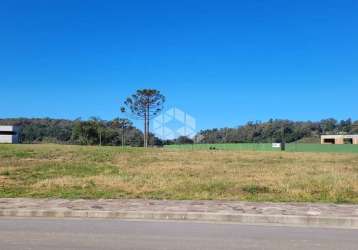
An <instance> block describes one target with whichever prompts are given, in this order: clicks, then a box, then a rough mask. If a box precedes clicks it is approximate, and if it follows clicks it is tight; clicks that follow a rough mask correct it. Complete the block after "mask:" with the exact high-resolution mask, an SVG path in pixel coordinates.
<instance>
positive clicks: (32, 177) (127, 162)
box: [0, 145, 358, 203]
mask: <svg viewBox="0 0 358 250" xmlns="http://www.w3.org/2000/svg"><path fill="white" fill-rule="evenodd" d="M0 197H57V198H60V197H61V198H148V199H149V198H150V199H205V200H207V199H219V200H246V201H296V202H336V203H343V202H348V203H358V154H339V153H294V152H283V153H282V152H255V151H230V150H229V151H224V150H212V151H209V150H194V151H193V150H171V149H148V150H145V149H142V148H125V149H121V148H116V147H84V146H62V145H0Z"/></svg>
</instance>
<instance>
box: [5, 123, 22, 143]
mask: <svg viewBox="0 0 358 250" xmlns="http://www.w3.org/2000/svg"><path fill="white" fill-rule="evenodd" d="M18 142H19V127H17V126H0V143H18Z"/></svg>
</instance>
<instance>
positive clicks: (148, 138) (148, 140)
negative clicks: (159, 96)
mask: <svg viewBox="0 0 358 250" xmlns="http://www.w3.org/2000/svg"><path fill="white" fill-rule="evenodd" d="M149 121H150V117H149V105H148V107H147V147H148V145H149V144H150V137H149V133H150V132H149Z"/></svg>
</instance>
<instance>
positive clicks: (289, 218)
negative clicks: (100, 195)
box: [0, 209, 358, 229]
mask: <svg viewBox="0 0 358 250" xmlns="http://www.w3.org/2000/svg"><path fill="white" fill-rule="evenodd" d="M0 217H37V218H39V217H45V218H101V219H104V218H108V219H123V220H171V221H175V220H177V221H202V222H226V223H242V224H260V225H265V224H267V225H273V224H274V225H291V226H306V227H334V228H352V229H358V218H355V217H320V216H296V215H257V214H229V213H208V212H205V213H203V212H153V211H93V210H74V211H63V210H25V209H3V210H0Z"/></svg>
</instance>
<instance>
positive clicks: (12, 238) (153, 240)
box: [0, 218, 358, 250]
mask: <svg viewBox="0 0 358 250" xmlns="http://www.w3.org/2000/svg"><path fill="white" fill-rule="evenodd" d="M0 249H1V250H14V249H16V250H19V249H21V250H23V249H27V250H30V249H34V250H44V249H62V250H64V249H65V250H69V249H71V250H74V249H76V250H80V249H95V250H100V249H106V250H110V249H123V250H130V249H131V250H132V249H139V250H141V249H143V250H152V249H153V250H161V249H174V250H177V249H178V250H179V249H180V250H186V249H187V250H195V249H205V250H211V249H215V250H217V249H227V250H231V249H270V250H271V249H272V250H278V249H284V250H287V249H289V250H295V249H300V250H301V249H324V250H327V249H344V250H349V249H352V250H356V249H358V230H345V229H319V228H303V227H302V228H300V227H298V228H295V227H278V226H250V225H238V224H212V223H192V222H160V221H155V222H154V221H151V222H148V221H143V222H140V221H131V222H129V221H120V220H98V219H43V218H41V219H36V218H34V219H23V218H2V219H0Z"/></svg>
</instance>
